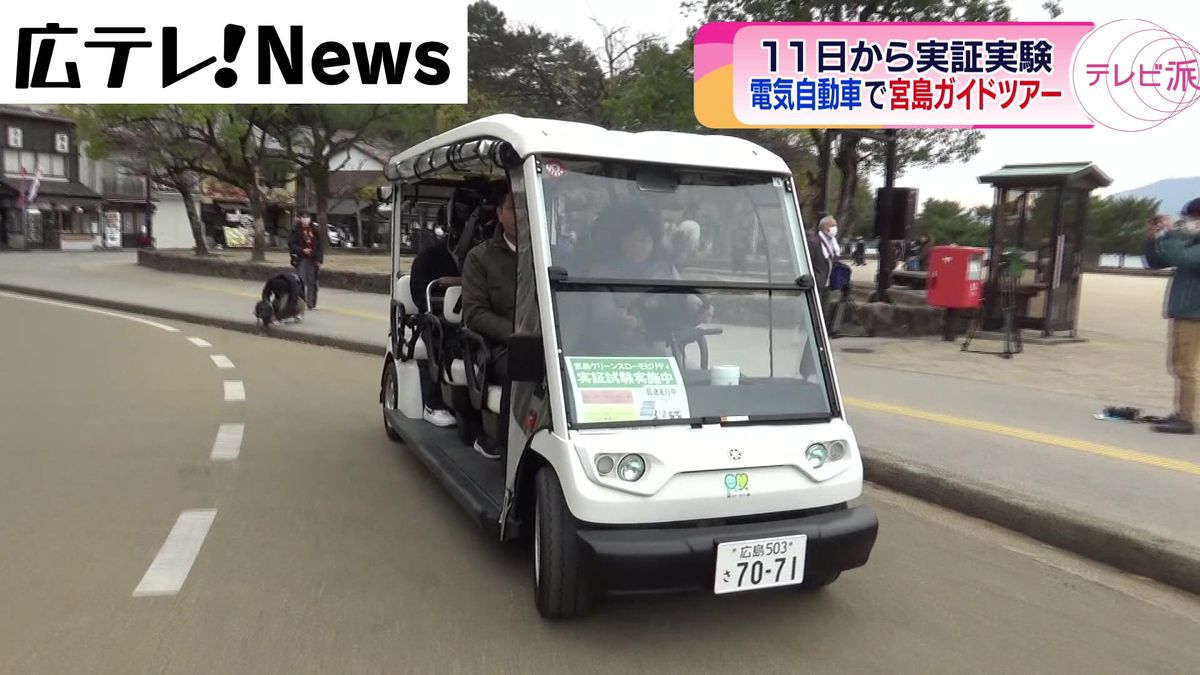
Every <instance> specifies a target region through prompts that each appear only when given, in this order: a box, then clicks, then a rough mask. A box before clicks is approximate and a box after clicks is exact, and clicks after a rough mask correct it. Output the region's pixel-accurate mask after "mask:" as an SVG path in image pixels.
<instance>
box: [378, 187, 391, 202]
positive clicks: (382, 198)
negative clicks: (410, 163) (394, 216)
mask: <svg viewBox="0 0 1200 675" xmlns="http://www.w3.org/2000/svg"><path fill="white" fill-rule="evenodd" d="M375 198H376V200H378V201H379V202H381V203H384V204H386V203H388V202H390V201H392V186H391V185H380V186H379V187H378V188H376V189H375Z"/></svg>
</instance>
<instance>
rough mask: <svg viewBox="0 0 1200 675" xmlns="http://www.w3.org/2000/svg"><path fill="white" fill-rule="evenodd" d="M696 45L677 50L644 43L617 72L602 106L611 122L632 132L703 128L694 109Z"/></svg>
mask: <svg viewBox="0 0 1200 675" xmlns="http://www.w3.org/2000/svg"><path fill="white" fill-rule="evenodd" d="M692 64H693V57H692V44H691V40H688V41H685V42H684V43H682V44H680V45H679V46H678V47H676V48H675V49H667V48H666V47H665V46H664V45H662V44H659V43H650V44H646V45H643V46H642V47H641V48H640V49H639V50H638V52H637V54H636V55H635V57H634V59H633V62H632V64H631V65H630V66H629V67H628V68H627V69H626V70H624V71H622V72H619V73H616V74H615V76H614V77H613V78H612V79H611V81H610V83H609V85H608V92H609V93H608V97H607V98H606V99H605V100H604V101H603V102H602V104H601V106H602V109H603V111H604V114H605V116H606V117H607V118H608V120H609V121H610V123H611V124H612V125H613V126H614V127H617V128H620V129H625V130H628V131H646V130H659V129H666V130H671V131H692V132H695V131H701V130H702V127H700V125H699V123H697V122H696V115H695V113H694V112H693V110H692Z"/></svg>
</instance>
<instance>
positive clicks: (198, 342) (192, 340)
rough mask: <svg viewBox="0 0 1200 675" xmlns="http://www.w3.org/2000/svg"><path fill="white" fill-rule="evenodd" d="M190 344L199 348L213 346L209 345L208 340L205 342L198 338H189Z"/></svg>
mask: <svg viewBox="0 0 1200 675" xmlns="http://www.w3.org/2000/svg"><path fill="white" fill-rule="evenodd" d="M188 342H190V343H192V344H194V345H196V346H197V347H211V346H212V345H211V344H209V343H208V341H207V340H203V339H201V338H198V337H190V338H188Z"/></svg>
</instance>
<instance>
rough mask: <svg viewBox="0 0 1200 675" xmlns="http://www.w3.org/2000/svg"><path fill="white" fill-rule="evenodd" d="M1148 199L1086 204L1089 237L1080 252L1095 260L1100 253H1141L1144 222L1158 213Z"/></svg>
mask: <svg viewBox="0 0 1200 675" xmlns="http://www.w3.org/2000/svg"><path fill="white" fill-rule="evenodd" d="M1159 207H1160V204H1159V201H1158V200H1157V199H1153V198H1151V197H1142V198H1137V197H1117V198H1111V197H1110V198H1100V197H1095V196H1093V197H1092V198H1091V199H1090V200H1089V202H1088V233H1087V237H1086V238H1085V239H1084V246H1083V250H1084V253H1085V254H1086V255H1088V256H1089V257H1090V258H1092V259H1095V258H1097V257H1098V256H1099V255H1101V254H1103V253H1127V254H1128V253H1140V252H1141V250H1142V244H1143V242H1144V241H1145V237H1146V234H1145V227H1146V221H1148V220H1150V219H1151V218H1153V217H1154V216H1155V215H1156V214H1157V213H1158V212H1159Z"/></svg>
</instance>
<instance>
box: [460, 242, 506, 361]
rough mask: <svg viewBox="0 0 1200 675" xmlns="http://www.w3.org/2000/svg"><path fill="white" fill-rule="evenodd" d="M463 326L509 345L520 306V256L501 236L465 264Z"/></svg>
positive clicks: (477, 249)
mask: <svg viewBox="0 0 1200 675" xmlns="http://www.w3.org/2000/svg"><path fill="white" fill-rule="evenodd" d="M462 299H463V323H464V324H466V326H467V328H470V329H471V330H473V331H475V332H476V333H479V334H480V335H482V336H483V337H484V338H486V339H487V340H488V341H489V342H492V343H495V344H507V343H508V338H509V336H510V335H512V334H513V315H514V313H515V311H516V306H517V254H516V253H515V252H513V251H512V250H511V249H509V248H508V244H506V243H505V242H504V239H503V238H502V237H501V235H500V234H499V233H497V235H496V236H495V237H493V238H491V239H489V240H487V241H485V242H483V243H482V244H480V245H478V246H476V247H475V248H473V249H471V252H470V253H468V254H467V260H466V262H464V263H463V281H462Z"/></svg>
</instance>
